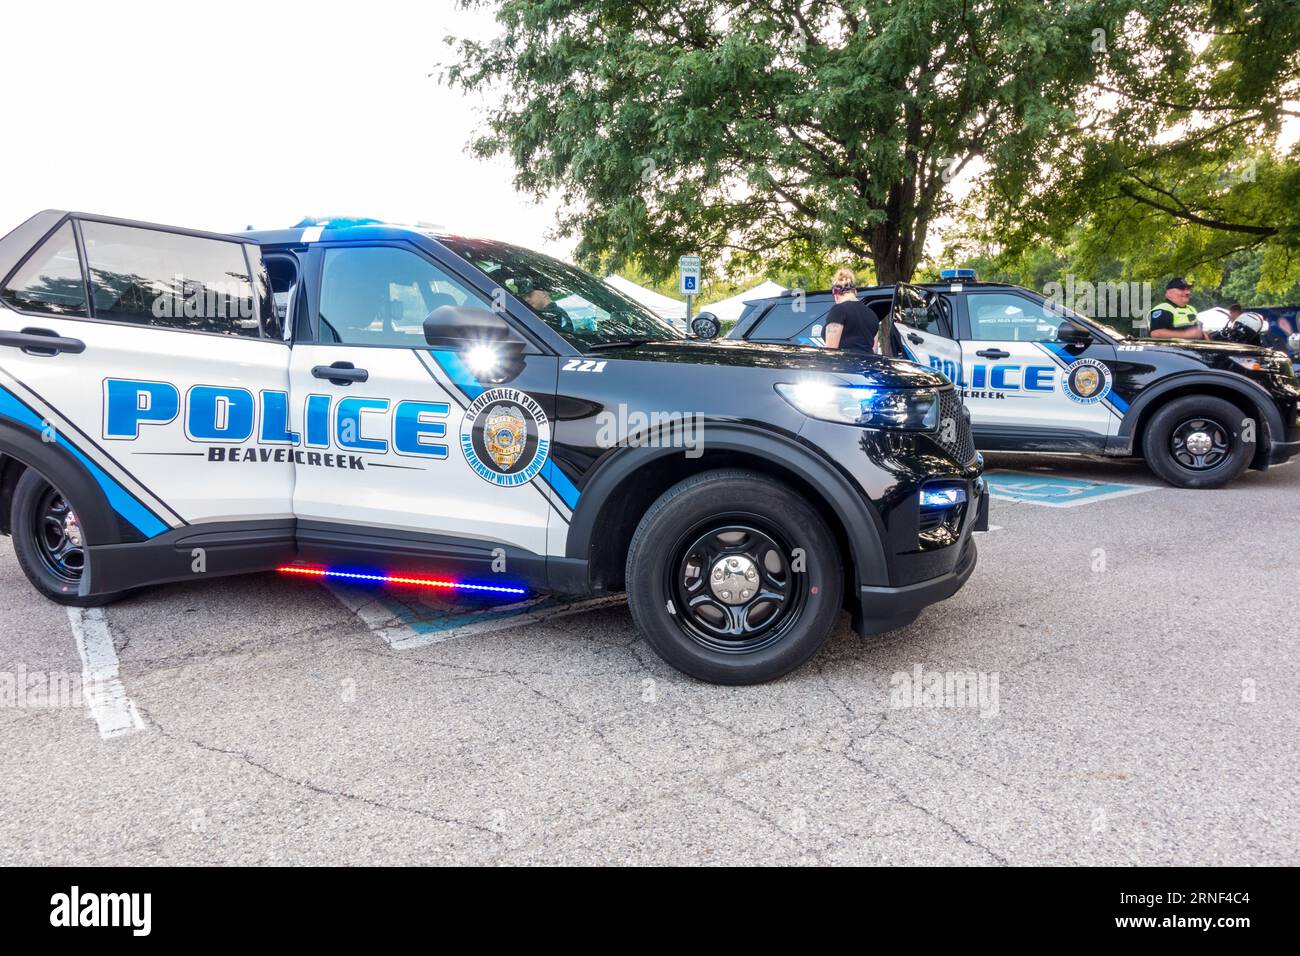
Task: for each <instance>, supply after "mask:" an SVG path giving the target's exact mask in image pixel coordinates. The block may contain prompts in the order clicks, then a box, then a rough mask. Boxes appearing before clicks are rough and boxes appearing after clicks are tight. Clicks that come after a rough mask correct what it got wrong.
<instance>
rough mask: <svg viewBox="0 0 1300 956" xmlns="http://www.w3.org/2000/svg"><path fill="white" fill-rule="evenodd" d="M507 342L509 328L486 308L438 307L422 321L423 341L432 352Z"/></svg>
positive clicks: (509, 336) (459, 349) (508, 339)
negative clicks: (430, 347)
mask: <svg viewBox="0 0 1300 956" xmlns="http://www.w3.org/2000/svg"><path fill="white" fill-rule="evenodd" d="M510 339H511V335H510V327H509V326H507V325H506V324H505V322H503V321H502V320H501V317H500V316H499V315H497V314H496V313H495V312H489V311H488V310H487V309H476V308H472V307H470V306H464V305H440V306H438V308H436V309H434V310H433V311H432V312H430V313H429V314H428V315H427V316H425V318H424V341H426V342H428V343H429V344H430V345H431V346H433V347H434V348H436V349H452V350H454V351H458V352H460V351H465V350H466V349H470V348H473V347H474V346H476V345H497V344H500V343H505V342H508V341H510ZM520 344H522V343H520Z"/></svg>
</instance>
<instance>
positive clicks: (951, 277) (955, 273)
mask: <svg viewBox="0 0 1300 956" xmlns="http://www.w3.org/2000/svg"><path fill="white" fill-rule="evenodd" d="M939 278H940V279H943V280H944V281H945V282H949V281H952V282H959V281H961V280H963V279H965V280H966V281H968V282H974V281H975V270H974V269H940V270H939Z"/></svg>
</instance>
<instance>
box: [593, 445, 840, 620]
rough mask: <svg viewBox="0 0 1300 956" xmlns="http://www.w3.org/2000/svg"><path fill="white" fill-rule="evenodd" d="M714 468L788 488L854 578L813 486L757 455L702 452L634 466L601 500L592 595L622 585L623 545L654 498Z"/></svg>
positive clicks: (836, 526)
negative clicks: (818, 520)
mask: <svg viewBox="0 0 1300 956" xmlns="http://www.w3.org/2000/svg"><path fill="white" fill-rule="evenodd" d="M717 468H743V469H745V470H747V471H756V472H759V473H761V474H764V475H767V476H768V477H770V478H773V479H775V480H776V481H780V482H782V483H783V484H785V485H786V486H788V487H789V488H791V489H793V490H794V491H795V492H796V493H797V494H798V495H799V496H800V497H801V498H803V500H804V501H806V502H807V503H808V504H809V505H811V506H812V507H814V508H816V509H817V513H818V514H820V515H821V517H822V520H823V521H825V522H826V527H827V528H829V529H830V532H831V534H832V535H834V537H835V544H836V546H837V547H838V548H839V551H840V554H841V556H842V559H843V565H844V580H845V581H846V582H852V581H854V580H856V577H855V574H854V567H853V553H852V550H851V548H850V546H849V539H848V535H847V534H846V533H845V530H844V526H843V524H841V522H840V520H839V518H838V517H837V516H836V514H835V511H834V510H833V509H832V508H831V506H830V504H829V503H828V502H827V501H826V499H825V497H824V496H823V495H822V493H821V491H820V490H819V489H818V488H816V487H814V486H813V485H811V484H809V483H808V482H807V481H805V480H804V479H802V478H801V477H799V476H798V475H797V474H795V473H794V472H792V471H790V470H789V469H787V468H783V467H782V466H781V465H779V464H776V463H775V462H772V461H770V460H768V459H765V458H762V457H760V456H758V455H747V454H745V453H743V452H734V451H712V452H708V451H706V452H705V453H704V454H703V455H701V456H700V457H699V458H687V457H686V456H684V455H664V456H663V457H661V458H658V459H656V460H655V461H653V462H650V463H649V464H647V465H645V466H643V467H641V468H638V469H637V470H636V472H635V473H634V474H633V475H632V476H629V477H628V478H627V479H626V480H624V482H623V483H622V484H621V485H620V486H619V487H618V488H617V489H616V490H615V491H614V493H613V494H610V495H609V496H608V497H607V498H606V499H605V502H604V503H603V504H602V505H601V508H600V512H599V514H598V515H597V517H596V522H595V527H598V528H600V529H601V534H600V535H599V536H598V537H593V539H592V542H591V552H590V566H589V569H588V570H589V574H590V576H591V583H592V586H593V587H594V588H595V589H596V590H597V591H601V590H620V589H621V588H622V587H623V586H624V572H625V570H626V568H627V552H628V546H629V545H630V544H631V542H632V535H633V533H634V532H635V531H636V526H637V525H638V524H639V523H640V521H641V518H642V516H643V515H644V514H645V513H646V511H647V510H649V508H650V506H651V505H652V504H654V503H655V501H656V500H657V499H658V498H659V496H660V495H662V494H663V493H664V492H665V491H667V490H668V489H669V488H671V487H672V486H673V485H675V484H677V482H679V481H681V480H682V479H683V478H689V477H690V476H691V475H695V474H699V473H700V472H704V471H713V470H714V469H717ZM852 590H853V589H852V587H851V586H847V585H846V587H845V589H844V593H845V597H846V598H848V597H850V596H851V595H850V592H851V591H852Z"/></svg>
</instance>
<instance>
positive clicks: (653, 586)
mask: <svg viewBox="0 0 1300 956" xmlns="http://www.w3.org/2000/svg"><path fill="white" fill-rule="evenodd" d="M626 582H627V594H628V606H629V607H630V608H631V610H632V617H633V619H634V620H635V621H636V624H637V627H638V628H639V629H640V631H641V633H642V634H643V635H644V636H645V638H646V641H647V642H649V644H650V646H651V647H653V648H654V649H655V651H656V652H657V653H658V654H659V656H660V657H662V658H663V659H664V660H665V661H667V662H668V663H669V664H671V665H672V666H673V667H676V668H677V669H678V670H680V671H682V672H684V673H686V674H689V675H691V676H692V677H696V678H699V679H700V680H705V681H710V682H712V683H715V684H758V683H762V682H763V681H769V680H775V679H776V678H778V677H781V676H782V675H783V674H787V673H789V672H790V671H792V670H794V669H795V668H796V667H798V666H799V665H800V664H802V663H804V662H805V661H806V660H808V659H809V658H810V657H812V656H813V655H814V654H815V653H817V650H818V649H819V648H820V647H821V646H822V645H823V644H824V643H825V642H826V639H827V638H828V637H830V634H831V630H832V629H833V627H834V625H835V621H836V619H837V617H838V616H839V613H840V611H841V607H842V598H843V593H844V562H843V558H842V556H841V555H840V552H839V548H838V546H837V545H836V543H835V539H834V537H833V536H832V535H831V533H830V530H829V529H828V528H827V527H826V523H825V521H823V520H822V517H821V515H820V514H818V512H817V511H816V510H815V509H814V508H812V507H811V506H810V505H809V504H808V503H807V502H806V501H804V500H803V499H802V498H801V497H800V496H799V495H798V494H796V493H795V492H794V491H792V490H791V489H790V488H788V487H787V486H785V485H783V484H781V483H780V482H779V481H776V480H774V479H772V478H769V477H767V476H766V475H762V474H758V473H756V472H751V471H741V470H739V469H730V468H728V469H717V470H715V471H707V472H702V473H700V474H698V475H692V476H691V477H689V478H686V479H683V480H682V481H680V482H678V483H677V484H676V485H673V486H672V487H671V488H669V489H668V490H667V491H665V492H664V493H663V494H662V495H661V496H660V497H659V499H658V500H657V501H656V502H655V503H654V504H653V505H651V506H650V508H649V509H648V510H647V511H646V513H645V515H644V516H643V517H642V518H641V522H640V524H639V525H638V526H637V530H636V533H635V534H634V535H633V536H632V542H631V544H630V546H629V548H628V556H627V571H626Z"/></svg>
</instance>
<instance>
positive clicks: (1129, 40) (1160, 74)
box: [977, 0, 1300, 292]
mask: <svg viewBox="0 0 1300 956" xmlns="http://www.w3.org/2000/svg"><path fill="white" fill-rule="evenodd" d="M1161 30H1163V31H1164V32H1163V33H1161V32H1160V31H1161ZM1110 39H1111V42H1110V46H1109V49H1108V50H1107V52H1106V56H1105V57H1104V59H1103V63H1104V67H1103V69H1102V71H1101V72H1100V74H1099V76H1098V78H1097V80H1096V83H1095V85H1094V88H1093V90H1092V91H1091V94H1092V95H1090V96H1089V97H1088V98H1087V99H1086V100H1084V101H1083V102H1084V103H1086V104H1087V108H1086V109H1081V111H1080V114H1081V115H1080V119H1079V122H1078V123H1077V124H1076V125H1075V126H1074V127H1072V128H1071V129H1070V131H1069V134H1068V135H1067V136H1066V137H1064V138H1063V139H1061V140H1060V141H1059V142H1058V143H1056V144H1055V148H1053V149H1051V150H1049V151H1045V152H1044V154H1043V156H1042V162H1041V164H1040V166H1039V169H1038V170H1037V172H1036V174H1035V175H1034V177H1033V178H1032V179H1027V180H1026V181H1024V182H1023V183H1020V184H1013V183H1010V182H1008V181H1007V179H1006V178H1005V177H1003V178H1002V179H1001V180H998V179H992V178H991V179H989V180H988V181H987V182H986V183H985V188H984V190H983V191H982V193H981V194H979V195H978V197H977V202H978V206H977V208H978V209H979V214H978V216H979V221H980V223H981V228H980V229H979V230H977V231H981V232H982V233H983V235H984V238H985V239H987V240H988V241H990V242H992V243H994V244H996V245H998V246H999V247H1000V248H1001V249H1002V252H1003V255H1004V257H1008V258H1011V259H1014V258H1016V257H1018V256H1019V255H1020V254H1021V253H1022V252H1023V251H1024V250H1026V249H1029V248H1032V247H1033V246H1034V245H1036V244H1039V243H1041V242H1044V241H1047V242H1052V243H1059V240H1060V237H1062V236H1069V237H1070V238H1071V239H1072V241H1073V243H1074V246H1075V250H1074V255H1073V258H1074V261H1075V265H1076V266H1077V267H1079V268H1081V269H1083V270H1084V271H1085V272H1087V273H1093V272H1095V271H1096V270H1097V269H1099V268H1100V267H1101V265H1102V264H1103V263H1105V262H1108V261H1113V260H1114V259H1116V258H1119V259H1121V260H1123V261H1124V263H1125V268H1126V271H1128V272H1131V273H1135V274H1137V275H1141V276H1143V277H1144V278H1145V279H1146V280H1147V281H1152V282H1155V281H1157V280H1159V279H1161V278H1164V277H1167V276H1169V275H1173V274H1184V275H1189V276H1194V277H1195V278H1197V279H1198V280H1200V281H1201V282H1202V283H1203V284H1204V285H1206V286H1210V287H1213V286H1216V285H1220V283H1221V282H1222V281H1224V276H1223V272H1224V269H1225V267H1226V266H1229V265H1232V264H1234V263H1245V262H1251V263H1254V264H1255V265H1256V266H1257V267H1258V270H1259V271H1258V281H1259V288H1260V289H1261V290H1265V291H1270V290H1271V291H1274V292H1280V291H1282V290H1285V289H1287V288H1288V287H1289V286H1291V285H1293V284H1294V283H1295V282H1296V281H1297V279H1300V151H1298V149H1297V146H1295V145H1292V146H1291V147H1290V149H1289V150H1283V149H1282V148H1281V147H1280V146H1279V142H1280V138H1279V137H1280V134H1281V131H1282V121H1283V120H1284V119H1286V118H1291V119H1292V120H1293V121H1295V120H1296V119H1297V118H1300V113H1297V112H1296V110H1295V108H1294V106H1293V105H1291V106H1289V105H1288V104H1289V103H1291V104H1293V103H1294V101H1295V100H1296V99H1297V98H1300V3H1297V2H1296V0H1172V2H1170V3H1169V4H1168V5H1167V9H1166V10H1165V11H1164V14H1163V16H1162V17H1160V18H1159V19H1157V20H1143V19H1142V18H1140V17H1134V18H1130V20H1128V21H1126V24H1125V28H1124V29H1122V30H1120V31H1118V32H1117V33H1115V34H1114V35H1113V36H1112V37H1111V38H1110ZM1143 49H1147V50H1152V51H1154V52H1153V53H1152V54H1151V55H1149V57H1148V58H1147V59H1146V61H1145V68H1138V69H1134V68H1133V67H1134V64H1138V65H1139V66H1140V65H1141V64H1142V63H1143V60H1142V59H1141V58H1140V57H1139V56H1138V55H1137V53H1138V52H1139V51H1141V50H1143ZM1016 185H1019V187H1020V188H1014V187H1015V186H1016ZM1076 227H1081V228H1076Z"/></svg>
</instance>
